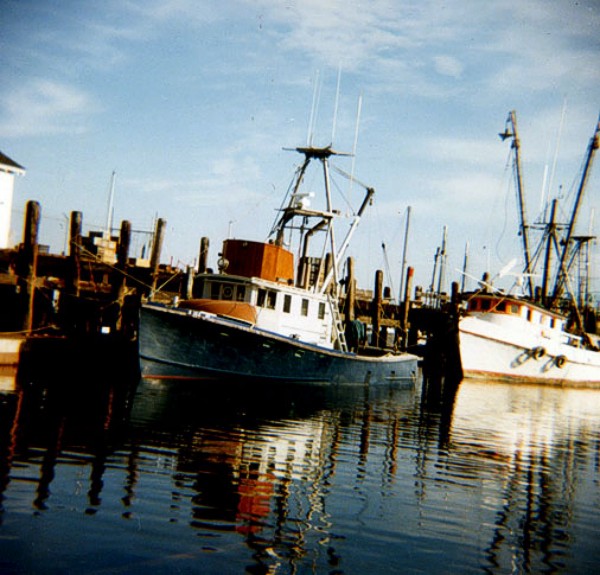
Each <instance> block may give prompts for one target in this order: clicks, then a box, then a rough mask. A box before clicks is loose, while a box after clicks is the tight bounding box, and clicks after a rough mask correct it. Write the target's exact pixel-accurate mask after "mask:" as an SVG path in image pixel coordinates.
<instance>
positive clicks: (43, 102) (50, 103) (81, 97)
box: [0, 78, 96, 138]
mask: <svg viewBox="0 0 600 575" xmlns="http://www.w3.org/2000/svg"><path fill="white" fill-rule="evenodd" d="M2 108H3V113H2V115H1V116H0V135H2V137H5V138H8V137H17V136H34V135H35V136H37V135H46V134H62V133H65V134H66V133H70V134H73V133H81V132H83V131H85V129H86V124H85V119H86V117H87V115H88V114H89V113H90V112H93V111H95V110H96V106H95V104H94V103H93V101H92V99H91V98H90V96H88V94H87V93H86V92H84V91H82V90H79V89H77V88H75V87H73V86H69V85H68V84H64V83H61V82H58V81H54V80H48V79H46V78H35V79H31V80H29V81H28V82H26V83H25V84H24V85H22V86H19V87H17V88H15V89H14V90H12V91H11V92H10V93H5V94H4V95H2Z"/></svg>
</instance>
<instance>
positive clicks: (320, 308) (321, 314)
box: [319, 302, 325, 319]
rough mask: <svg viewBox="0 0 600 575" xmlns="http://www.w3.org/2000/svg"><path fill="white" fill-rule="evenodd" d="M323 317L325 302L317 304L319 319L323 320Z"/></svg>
mask: <svg viewBox="0 0 600 575" xmlns="http://www.w3.org/2000/svg"><path fill="white" fill-rule="evenodd" d="M324 317H325V302H320V303H319V319H323V318H324Z"/></svg>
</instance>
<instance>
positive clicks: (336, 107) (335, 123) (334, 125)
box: [331, 64, 342, 146]
mask: <svg viewBox="0 0 600 575" xmlns="http://www.w3.org/2000/svg"><path fill="white" fill-rule="evenodd" d="M341 79H342V65H341V64H339V66H338V77H337V87H336V90H335V105H334V107H333V125H332V127H331V145H332V146H333V142H334V140H335V128H336V125H337V115H338V106H339V103H340V83H341Z"/></svg>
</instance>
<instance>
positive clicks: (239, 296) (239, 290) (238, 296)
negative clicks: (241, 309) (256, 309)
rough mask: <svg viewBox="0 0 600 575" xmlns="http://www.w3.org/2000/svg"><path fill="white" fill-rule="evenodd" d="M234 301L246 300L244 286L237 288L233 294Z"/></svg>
mask: <svg viewBox="0 0 600 575" xmlns="http://www.w3.org/2000/svg"><path fill="white" fill-rule="evenodd" d="M235 299H236V300H237V301H244V300H245V299H246V286H238V287H237V291H236V292H235Z"/></svg>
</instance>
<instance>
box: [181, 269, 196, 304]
mask: <svg viewBox="0 0 600 575" xmlns="http://www.w3.org/2000/svg"><path fill="white" fill-rule="evenodd" d="M194 274H195V270H194V267H193V266H187V268H186V272H185V284H184V292H185V293H184V294H183V297H184V298H185V299H192V297H194V296H193V293H194Z"/></svg>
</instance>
